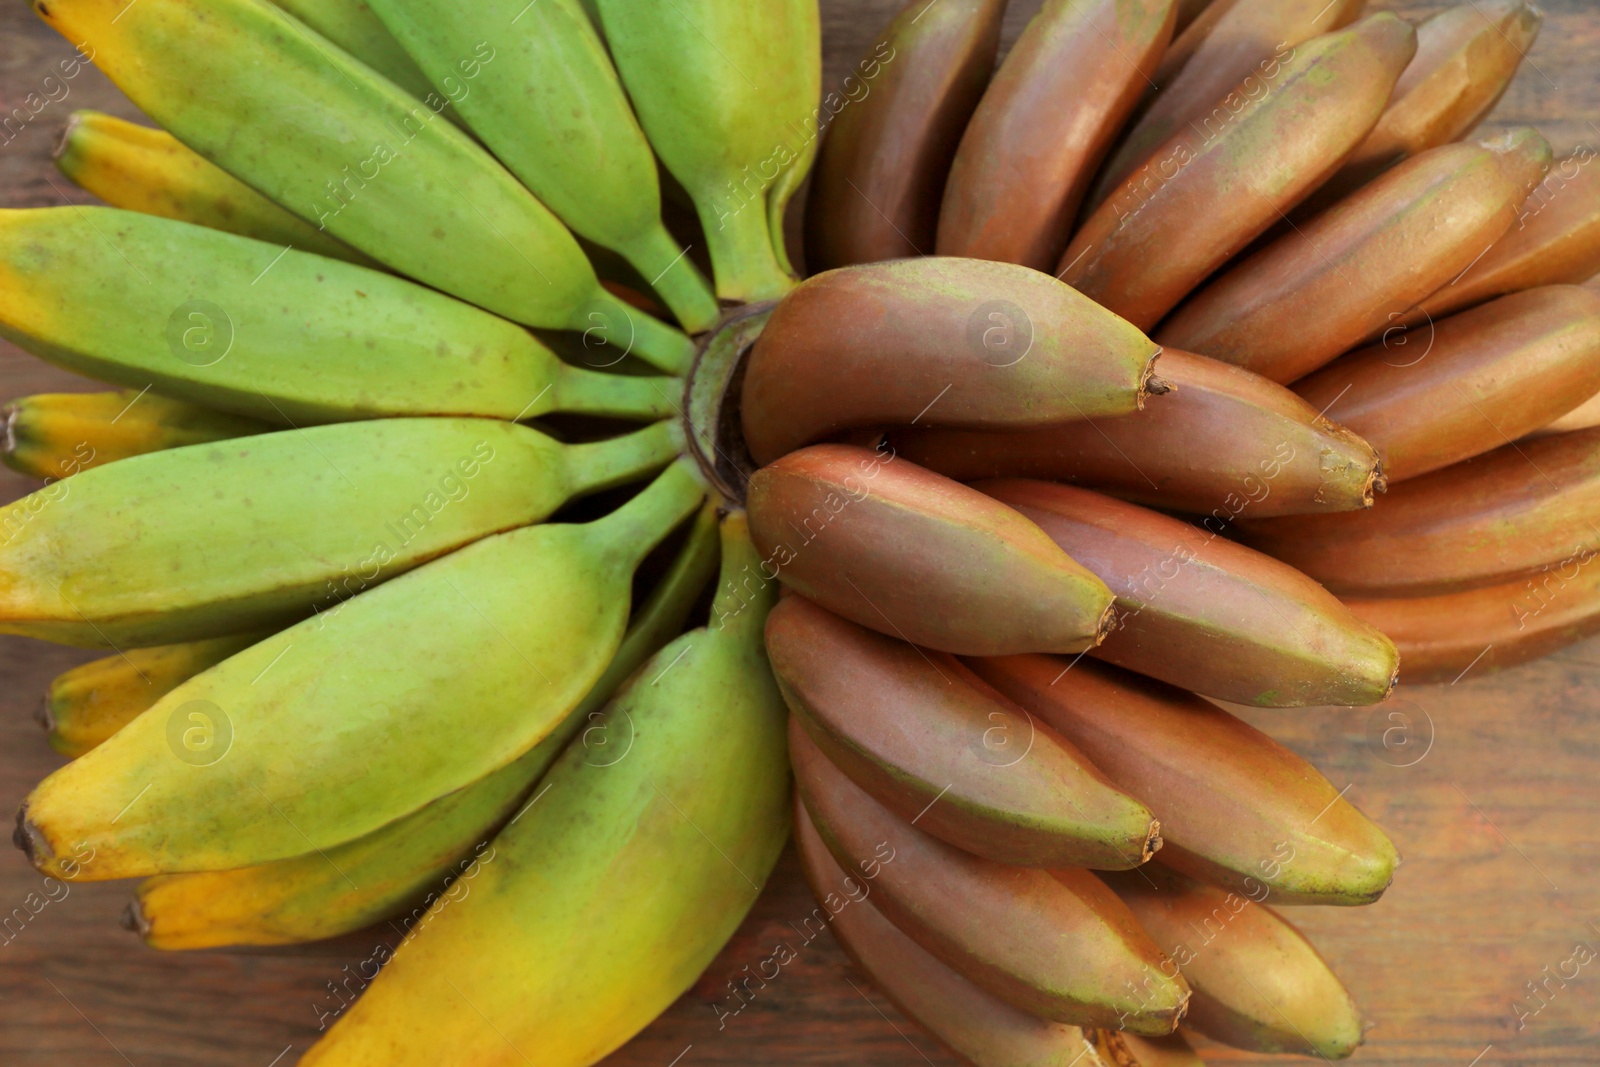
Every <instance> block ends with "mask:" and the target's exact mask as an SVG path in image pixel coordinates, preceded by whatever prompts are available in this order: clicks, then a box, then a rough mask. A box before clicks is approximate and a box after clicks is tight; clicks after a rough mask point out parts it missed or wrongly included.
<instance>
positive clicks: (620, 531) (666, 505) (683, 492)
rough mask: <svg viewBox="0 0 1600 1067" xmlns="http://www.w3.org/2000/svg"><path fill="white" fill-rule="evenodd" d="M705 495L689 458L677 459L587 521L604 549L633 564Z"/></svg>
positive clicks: (657, 542) (635, 565) (701, 483)
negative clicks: (638, 489)
mask: <svg viewBox="0 0 1600 1067" xmlns="http://www.w3.org/2000/svg"><path fill="white" fill-rule="evenodd" d="M705 497H706V486H705V483H704V482H702V481H701V480H700V476H699V473H698V471H697V469H696V467H695V464H694V462H693V461H692V460H689V459H679V460H678V461H677V462H675V463H673V464H672V466H670V467H668V468H667V469H666V470H664V471H662V472H661V474H660V475H659V476H658V477H657V478H656V480H655V481H653V482H651V483H650V485H649V487H648V488H647V489H645V490H644V492H642V493H640V494H639V495H638V496H636V497H634V498H633V499H632V500H630V501H628V502H627V503H626V504H624V505H622V507H620V508H618V509H617V510H616V511H613V512H612V513H611V514H609V515H607V516H606V517H605V518H603V519H597V520H595V521H594V522H592V523H590V524H589V528H590V529H591V530H593V531H594V535H595V537H596V538H598V539H599V540H600V541H601V542H602V543H603V544H605V545H606V547H607V550H608V551H610V552H613V553H616V554H618V555H620V556H621V557H622V558H623V560H624V561H626V562H627V563H628V564H629V565H630V566H633V567H637V566H638V565H639V563H640V561H641V560H643V559H644V557H645V556H647V555H649V554H650V550H651V549H653V548H655V547H656V545H658V544H660V543H661V540H662V538H664V537H666V536H667V534H669V533H671V532H672V528H673V527H674V526H676V525H678V522H679V521H680V520H682V519H683V517H684V516H685V515H687V514H689V512H691V511H693V510H694V509H695V508H696V507H698V506H699V505H700V502H701V501H702V500H704V499H705Z"/></svg>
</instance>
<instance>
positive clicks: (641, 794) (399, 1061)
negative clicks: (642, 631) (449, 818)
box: [300, 516, 789, 1067]
mask: <svg viewBox="0 0 1600 1067" xmlns="http://www.w3.org/2000/svg"><path fill="white" fill-rule="evenodd" d="M722 558H723V564H722V592H721V593H720V594H719V596H718V598H717V602H716V604H715V605H714V606H713V609H712V614H713V622H712V624H711V625H710V626H709V627H705V628H702V629H699V630H695V631H693V632H691V633H689V634H686V635H684V636H683V637H681V638H679V639H678V640H676V641H674V642H672V643H671V644H669V645H668V646H667V647H666V648H664V649H662V650H661V652H659V653H657V655H656V656H655V658H654V659H652V660H651V662H650V663H649V665H647V666H646V667H645V668H644V669H643V670H642V671H641V672H640V673H639V675H638V676H637V677H636V678H635V680H634V682H633V684H632V686H631V687H629V688H628V689H627V690H625V691H624V692H623V693H622V695H621V696H619V697H618V698H617V699H616V700H615V701H613V702H612V704H611V705H610V709H609V711H608V713H607V720H608V726H607V728H608V729H610V730H612V731H614V732H616V733H617V734H618V735H619V736H621V737H623V738H627V739H630V740H631V745H630V747H628V748H627V749H626V752H625V753H619V754H617V755H614V756H612V757H609V758H610V760H611V762H609V763H606V764H604V765H601V764H600V763H599V762H598V761H596V760H595V759H594V758H593V757H592V756H591V755H590V753H589V751H588V750H586V749H584V748H583V747H582V746H574V747H573V748H571V749H569V750H568V751H567V752H566V753H565V754H564V755H563V756H562V758H561V759H560V760H559V761H558V762H557V763H556V765H555V767H554V768H553V769H552V770H551V772H550V774H549V776H548V777H547V779H546V784H545V785H544V786H542V787H541V790H542V792H541V793H540V794H539V800H538V802H537V803H536V804H534V805H533V806H532V807H531V808H529V809H527V811H525V812H524V813H523V815H522V818H521V820H520V821H518V822H516V823H515V824H513V825H511V826H509V827H507V828H506V829H505V830H504V831H502V832H501V833H500V835H499V836H498V837H497V838H496V839H495V841H494V843H493V846H492V849H491V851H490V852H488V853H486V854H485V855H484V856H483V857H482V858H481V859H480V860H479V865H478V871H477V874H476V877H475V878H474V880H473V882H472V884H471V888H470V892H469V893H468V894H466V895H464V896H462V897H461V898H460V899H458V900H449V899H442V900H439V901H436V902H435V903H434V905H433V907H432V908H431V909H430V910H429V912H428V914H427V915H426V916H424V917H423V919H422V920H421V922H420V923H419V924H418V926H417V927H416V929H415V930H414V932H413V934H412V936H411V937H409V938H408V939H407V941H406V942H405V943H404V944H402V945H401V946H400V948H399V949H398V950H397V951H396V952H395V954H394V958H393V959H392V960H391V961H390V962H389V963H388V964H387V966H386V968H385V972H386V973H382V974H380V975H379V977H378V978H377V979H376V980H375V981H374V982H373V983H372V985H371V987H370V988H368V989H367V990H366V992H365V993H364V994H363V995H362V997H361V999H360V1000H358V1001H357V1002H356V1003H355V1004H354V1006H352V1007H351V1008H350V1009H349V1010H348V1011H347V1012H346V1013H345V1014H344V1016H343V1017H342V1018H341V1019H340V1020H339V1021H338V1022H337V1023H336V1024H335V1025H334V1026H333V1028H332V1029H330V1030H329V1031H328V1033H327V1036H326V1037H324V1038H323V1040H322V1042H321V1043H320V1044H318V1045H316V1046H315V1047H313V1048H312V1050H311V1051H310V1052H309V1053H308V1054H307V1055H306V1056H305V1058H304V1059H302V1060H301V1061H300V1062H301V1064H302V1065H303V1067H313V1065H314V1067H356V1065H382V1067H411V1065H417V1067H424V1065H425V1067H438V1065H439V1064H442V1063H470V1064H473V1065H474V1067H498V1065H517V1067H522V1065H525V1064H527V1063H533V1062H537V1063H538V1064H539V1065H540V1067H583V1065H587V1064H592V1063H594V1062H595V1061H597V1060H599V1059H601V1058H602V1057H603V1056H605V1055H606V1054H607V1053H609V1052H610V1051H611V1050H612V1049H614V1048H616V1047H617V1046H619V1045H621V1044H622V1043H623V1042H624V1041H626V1040H628V1039H629V1038H630V1037H632V1036H633V1035H634V1034H635V1033H637V1032H638V1031H639V1030H640V1029H642V1028H643V1027H644V1026H645V1025H646V1024H647V1023H649V1022H650V1020H651V1019H653V1018H655V1016H656V1015H658V1014H659V1013H660V1012H662V1011H664V1010H665V1009H666V1008H667V1006H668V1005H670V1004H671V1003H672V1002H673V1001H674V1000H676V999H677V998H678V996H679V995H680V994H682V993H683V992H684V990H686V989H687V988H689V986H690V984H691V983H693V982H694V980H695V979H696V978H697V977H698V976H699V975H700V973H701V971H702V970H703V969H704V968H705V966H706V965H707V964H708V963H710V962H711V959H712V958H713V956H715V954H716V952H717V951H718V950H719V949H720V948H721V947H722V945H723V943H724V942H725V941H726V940H727V939H728V937H729V936H731V935H732V933H733V931H734V929H735V928H736V927H737V926H738V924H739V922H740V921H741V920H742V919H743V918H744V915H745V913H746V911H747V910H748V909H749V907H750V905H751V904H752V903H753V902H754V901H755V898H756V895H757V894H758V893H759V892H760V888H761V884H762V882H764V881H765V879H766V877H767V875H768V873H769V872H770V871H771V869H772V866H773V864H774V862H776V860H777V857H778V853H779V851H780V850H781V849H782V847H783V843H784V840H785V838H786V837H787V833H788V825H789V805H788V800H789V774H788V766H787V761H786V759H785V749H784V732H783V731H784V708H783V701H782V700H781V699H780V698H779V696H778V692H777V689H776V687H775V686H774V685H773V682H772V678H771V675H770V674H769V673H768V668H767V663H766V656H765V655H764V653H763V652H762V644H761V629H762V620H763V618H764V617H765V614H766V610H767V608H768V607H770V605H771V602H772V600H773V597H774V593H775V587H774V585H773V583H770V582H768V583H764V588H761V589H760V590H751V589H749V588H747V587H741V586H739V585H737V584H736V582H735V579H736V578H737V577H740V576H741V575H743V574H744V573H746V572H747V570H749V569H753V568H754V567H755V566H756V565H758V564H759V561H760V557H759V555H758V554H757V553H756V551H755V550H754V548H753V547H752V546H751V544H750V542H749V540H748V538H747V536H746V534H745V530H744V522H743V517H742V516H730V517H729V519H728V521H727V522H726V524H725V526H724V533H723V554H722ZM469 1005H470V1007H469Z"/></svg>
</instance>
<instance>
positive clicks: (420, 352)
mask: <svg viewBox="0 0 1600 1067" xmlns="http://www.w3.org/2000/svg"><path fill="white" fill-rule="evenodd" d="M108 245H109V246H110V247H109V249H108V248H107V246H108ZM113 307H114V308H116V309H117V313H116V314H115V315H107V314H104V313H103V309H105V308H113ZM594 314H595V315H596V316H597V321H598V322H600V323H603V322H604V320H605V319H606V318H607V316H606V315H605V314H604V313H603V312H600V311H595V312H594ZM584 328H585V329H586V330H589V331H590V333H591V334H592V333H593V332H594V330H595V329H597V328H598V327H597V326H596V325H595V324H594V323H587V322H586V323H585V327H584ZM0 335H4V336H5V337H7V338H8V339H10V340H11V341H13V342H15V343H16V344H18V345H20V346H21V347H22V348H24V349H26V350H27V351H29V352H32V353H33V354H34V355H36V356H38V357H39V358H41V359H44V360H47V361H49V362H51V363H55V364H57V365H59V366H63V367H66V368H67V369H68V370H73V371H77V372H79V373H83V374H88V375H91V376H93V377H95V378H100V379H102V380H104V381H110V382H115V383H117V384H119V385H125V386H128V387H130V388H133V389H143V388H146V387H153V388H155V389H156V390H158V391H160V392H163V393H166V394H168V395H170V396H174V397H177V398H179V399H183V400H189V401H192V402H194V403H197V404H203V405H206V406H208V407H214V408H217V409H219V410H222V411H231V412H234V413H236V414H240V415H247V416H249V417H251V418H256V419H262V420H264V421H267V422H271V423H275V424H277V425H279V426H283V425H293V426H303V425H306V424H308V423H322V422H336V421H340V420H344V419H365V418H373V417H376V416H381V415H483V416H492V417H495V418H502V419H525V418H534V417H536V416H539V415H542V414H545V413H547V412H550V411H574V412H583V413H585V414H594V415H612V416H618V417H623V418H662V417H665V416H668V415H671V414H673V413H675V412H676V411H677V405H678V394H679V392H680V390H681V386H680V385H679V384H678V383H677V382H676V381H675V380H674V379H670V378H659V377H654V378H629V377H622V376H620V375H613V374H603V373H600V372H599V371H595V370H589V369H587V368H582V367H576V366H571V365H568V364H566V363H563V362H562V361H561V360H560V359H559V358H557V356H556V355H555V353H554V352H552V351H551V350H550V349H549V348H548V347H546V346H545V345H544V344H542V343H541V342H540V341H538V340H537V339H536V338H535V337H534V336H533V335H532V334H531V333H529V332H528V331H527V330H525V329H523V328H522V327H520V326H517V325H516V324H514V323H511V322H507V321H506V320H505V319H502V318H499V317H497V316H495V315H491V314H489V313H488V312H486V311H483V310H481V309H479V308H475V307H473V306H471V305H470V304H465V303H462V302H461V301H459V300H455V299H453V298H451V297H448V296H445V295H444V294H442V293H436V292H434V291H432V290H430V289H426V288H424V287H422V286H420V285H417V284H416V283H414V282H409V281H406V280H405V279H403V278H397V277H394V276H393V275H390V274H385V273H383V272H381V271H374V270H368V269H366V268H363V267H359V266H355V265H353V264H349V263H341V262H338V261H336V260H330V259H325V258H323V257H321V256H316V255H311V254H309V253H305V252H297V251H294V250H287V251H286V250H284V249H281V248H275V247H273V246H272V245H269V244H264V243H262V242H260V241H253V240H250V239H248V238H244V237H238V236H236V235H234V234H229V233H222V232H219V231H217V230H211V229H206V228H204V227H201V226H191V225H187V224H185V223H181V222H174V221H172V220H170V219H163V218H156V217H154V216H151V215H142V214H138V213H135V212H130V211H120V210H118V209H115V208H96V207H82V208H80V207H62V208H36V209H23V210H16V211H0ZM602 340H603V338H602ZM624 347H625V346H622V345H620V344H619V345H618V346H617V348H616V349H615V351H617V352H618V353H620V352H622V351H623V348H624ZM618 358H619V359H620V355H619V357H618Z"/></svg>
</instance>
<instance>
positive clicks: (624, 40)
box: [598, 0, 822, 301]
mask: <svg viewBox="0 0 1600 1067" xmlns="http://www.w3.org/2000/svg"><path fill="white" fill-rule="evenodd" d="M598 7H599V10H600V18H601V21H602V23H603V24H604V27H605V35H606V41H607V43H608V44H609V45H610V47H611V54H612V57H613V58H614V59H615V60H616V65H617V70H618V72H619V73H620V74H621V75H622V81H623V84H624V85H626V86H627V88H628V94H629V96H630V97H631V98H632V100H633V105H634V109H635V111H636V112H637V113H638V116H639V122H640V125H642V126H643V127H644V130H645V133H646V134H648V135H649V137H650V143H651V144H652V145H653V146H654V147H655V150H656V154H657V155H659V156H660V157H661V160H662V162H663V163H665V164H666V167H667V169H668V170H669V171H671V172H672V174H673V176H674V177H676V178H677V179H678V181H679V182H681V183H682V184H683V187H684V188H685V189H686V190H688V192H689V195H690V196H691V197H692V198H693V200H694V203H695V207H696V210H697V211H698V213H699V215H700V222H701V225H702V226H703V228H704V230H705V234H706V239H707V242H708V243H709V245H710V251H711V261H712V265H713V267H714V269H715V273H716V283H717V295H718V296H720V297H722V298H723V299H724V300H737V301H757V300H773V299H777V298H778V297H781V296H782V295H783V294H784V293H786V292H788V290H789V289H791V288H792V287H793V286H794V284H795V280H794V278H793V276H792V275H791V274H790V272H789V269H788V267H787V256H786V255H785V254H783V253H781V252H780V251H779V247H778V243H781V237H782V223H781V219H780V220H779V221H778V222H776V223H774V221H773V217H774V216H777V215H781V211H782V208H783V206H784V205H785V204H787V201H788V197H789V196H790V195H792V193H793V192H794V190H795V189H796V188H798V187H799V184H800V181H801V180H803V179H804V177H805V174H806V170H807V169H808V168H809V166H810V161H811V159H812V158H813V156H814V155H815V151H816V133H817V131H816V106H817V98H818V96H819V95H820V86H821V81H822V74H821V28H820V17H819V14H818V11H817V4H816V0H763V2H762V3H759V4H756V3H749V2H748V0H674V2H672V3H660V4H657V3H651V4H644V3H639V2H638V0H598ZM775 187H776V191H777V195H776V196H773V192H774V189H775ZM775 236H776V238H777V239H778V243H775V242H774V238H775Z"/></svg>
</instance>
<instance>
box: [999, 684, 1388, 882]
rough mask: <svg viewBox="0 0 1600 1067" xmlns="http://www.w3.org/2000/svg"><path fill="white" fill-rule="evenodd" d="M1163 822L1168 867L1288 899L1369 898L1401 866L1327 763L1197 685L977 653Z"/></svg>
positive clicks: (1007, 690)
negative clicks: (1322, 768)
mask: <svg viewBox="0 0 1600 1067" xmlns="http://www.w3.org/2000/svg"><path fill="white" fill-rule="evenodd" d="M968 663H969V665H970V666H971V667H972V669H973V670H975V671H977V672H978V674H979V675H980V676H981V677H982V678H983V679H984V680H985V681H987V682H988V683H989V684H991V685H993V686H994V687H995V688H996V689H998V690H1000V691H1001V692H1002V693H1004V694H1005V695H1006V696H1008V697H1010V698H1011V699H1012V700H1014V701H1016V702H1017V703H1018V704H1020V705H1022V706H1023V707H1024V708H1027V709H1028V710H1029V711H1030V712H1033V713H1034V714H1035V715H1038V716H1039V717H1040V718H1041V719H1043V720H1044V721H1045V722H1047V723H1049V724H1050V725H1051V726H1053V727H1055V728H1056V729H1057V730H1058V731H1060V733H1061V734H1062V735H1063V736H1064V737H1066V738H1067V739H1068V740H1070V741H1071V742H1072V743H1073V744H1075V745H1077V746H1078V747H1079V748H1080V749H1082V750H1083V752H1084V754H1085V755H1087V756H1088V757H1089V758H1090V759H1091V760H1093V761H1094V764H1095V766H1097V767H1099V768H1100V769H1101V770H1103V771H1105V772H1106V775H1107V776H1108V777H1109V778H1110V779H1111V780H1112V781H1113V782H1115V783H1117V785H1118V786H1119V787H1121V788H1123V789H1126V790H1127V791H1128V792H1129V793H1131V794H1133V795H1134V796H1136V797H1139V798H1140V799H1142V800H1143V801H1144V802H1145V803H1147V804H1149V805H1150V809H1151V810H1152V811H1154V812H1155V814H1156V817H1157V818H1159V819H1160V820H1161V833H1162V840H1163V842H1164V844H1163V846H1162V849H1161V861H1160V862H1162V863H1164V864H1166V865H1168V866H1171V867H1176V868H1177V869H1179V870H1181V871H1184V872H1185V873H1187V874H1189V875H1191V876H1193V877H1195V878H1204V879H1205V880H1207V881H1209V882H1213V883H1215V884H1217V885H1222V886H1226V887H1228V888H1231V889H1235V890H1237V891H1239V892H1240V893H1243V894H1245V895H1247V896H1250V897H1251V898H1252V899H1260V898H1261V897H1262V896H1263V894H1267V895H1269V896H1270V898H1271V899H1272V900H1273V901H1274V902H1275V903H1279V904H1370V903H1372V902H1373V901H1374V900H1377V899H1378V897H1379V896H1381V895H1382V894H1383V891H1384V890H1385V889H1386V888H1388V885H1389V882H1390V881H1391V880H1392V879H1393V877H1394V869H1395V867H1396V866H1397V865H1398V864H1399V862H1400V857H1399V856H1398V855H1397V854H1396V852H1395V848H1394V845H1393V844H1392V843H1391V842H1390V841H1389V839H1388V838H1387V837H1385V836H1384V833H1383V831H1382V830H1380V829H1378V827H1376V826H1374V825H1373V824H1372V822H1371V821H1370V820H1369V819H1368V818H1367V817H1366V816H1365V815H1363V814H1361V812H1359V811H1357V810H1356V808H1355V807H1354V806H1353V805H1351V804H1350V802H1349V801H1347V800H1345V799H1344V797H1343V795H1342V794H1341V793H1340V791H1339V790H1338V789H1336V788H1335V787H1334V786H1333V785H1332V784H1331V783H1330V782H1329V781H1328V780H1327V779H1326V778H1324V777H1323V776H1322V775H1321V774H1319V773H1317V769H1316V768H1315V767H1313V766H1311V765H1310V764H1309V763H1307V762H1306V761H1305V760H1303V759H1301V758H1300V757H1299V756H1297V755H1295V754H1294V753H1293V752H1290V751H1289V750H1288V749H1287V748H1284V747H1283V746H1282V745H1280V744H1278V743H1277V742H1276V741H1274V740H1273V739H1272V738H1270V737H1268V736H1267V735H1266V734H1264V733H1262V732H1261V731H1260V730H1257V729H1256V728H1255V727H1253V726H1251V725H1249V724H1248V723H1246V722H1244V721H1243V720H1241V719H1238V718H1235V717H1234V716H1232V715H1229V714H1228V713H1227V712H1225V711H1223V710H1222V709H1221V708H1219V707H1217V706H1216V705H1215V704H1212V703H1210V702H1209V701H1206V700H1202V699H1201V698H1199V697H1197V696H1194V695H1193V694H1192V693H1186V692H1184V691H1182V690H1180V689H1176V688H1173V687H1172V686H1168V685H1164V684H1162V683H1161V682H1157V681H1153V680H1151V679H1149V678H1141V677H1139V676H1138V675H1136V674H1129V673H1127V672H1124V671H1120V670H1117V669H1116V668H1114V667H1106V666H1102V665H1100V664H1098V663H1090V662H1088V661H1078V662H1072V661H1070V660H1065V659H1059V658H1056V657H1053V656H1008V657H1005V658H1003V659H975V660H969V661H968Z"/></svg>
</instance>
